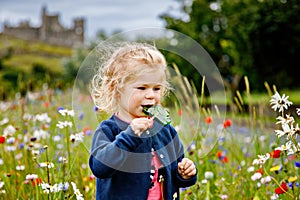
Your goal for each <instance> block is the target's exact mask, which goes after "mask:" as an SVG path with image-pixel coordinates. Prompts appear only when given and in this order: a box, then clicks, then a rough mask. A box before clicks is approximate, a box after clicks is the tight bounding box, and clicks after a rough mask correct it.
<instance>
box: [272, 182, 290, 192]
mask: <svg viewBox="0 0 300 200" xmlns="http://www.w3.org/2000/svg"><path fill="white" fill-rule="evenodd" d="M287 191H288V186H287V185H286V183H285V182H283V183H281V185H280V187H278V188H276V189H275V193H276V194H283V193H286V192H287Z"/></svg>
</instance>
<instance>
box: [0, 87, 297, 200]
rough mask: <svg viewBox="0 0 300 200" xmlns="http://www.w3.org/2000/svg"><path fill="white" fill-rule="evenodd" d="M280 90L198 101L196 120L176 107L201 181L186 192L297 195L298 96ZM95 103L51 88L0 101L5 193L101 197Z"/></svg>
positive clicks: (0, 194)
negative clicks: (94, 159) (93, 148)
mask: <svg viewBox="0 0 300 200" xmlns="http://www.w3.org/2000/svg"><path fill="white" fill-rule="evenodd" d="M271 95H274V94H273V93H272V94H271ZM278 95H279V94H278ZM278 95H277V96H275V95H274V96H270V95H269V94H268V93H267V92H266V94H263V95H262V96H263V101H261V102H260V104H253V105H250V106H251V108H252V109H250V111H249V112H238V110H239V109H232V110H233V111H232V112H227V113H224V112H222V111H220V110H218V108H217V106H214V107H213V108H215V110H213V109H210V108H204V107H201V105H200V110H201V112H200V113H199V122H198V123H197V122H196V123H197V124H194V125H192V124H191V122H193V123H195V122H194V121H193V120H194V119H193V118H192V116H193V115H192V114H190V113H186V112H189V111H186V110H180V108H176V109H175V108H173V109H170V115H171V119H172V124H173V125H174V127H175V128H176V129H177V130H178V133H179V135H180V137H182V138H185V134H186V133H188V132H194V133H193V134H192V136H190V137H188V138H185V140H184V142H185V143H184V144H185V147H186V152H185V154H186V156H187V157H189V158H191V159H192V160H193V161H194V162H195V163H196V165H197V168H198V182H197V183H196V184H195V185H194V186H192V187H189V188H183V189H182V190H181V199H249V200H250V199H255V200H259V199H298V198H299V195H300V191H299V171H298V170H299V167H300V162H299V159H298V157H297V154H298V152H299V150H300V148H298V143H297V134H299V130H300V129H299V127H298V124H297V121H298V115H297V113H298V114H299V111H298V110H296V109H295V110H290V109H289V110H288V111H287V108H290V106H291V103H290V100H291V99H292V98H290V99H289V98H287V97H285V96H280V95H279V97H278ZM287 95H288V94H287ZM248 97H250V96H249V95H248ZM72 98H73V99H72ZM265 98H266V99H265ZM251 99H252V101H253V102H254V101H255V100H254V99H255V95H254V96H253V97H251ZM271 99H273V101H271V102H270V100H271ZM72 101H73V102H77V104H76V106H75V107H74V108H75V109H72V104H71V102H72ZM272 102H273V103H272ZM270 103H271V105H270ZM91 105H92V102H91V99H90V98H89V97H88V96H84V95H77V96H75V97H74V96H73V97H72V90H66V91H60V90H55V89H51V88H47V87H44V90H41V91H38V92H34V93H27V95H26V97H25V98H22V97H21V96H20V95H18V94H17V95H16V96H15V98H14V99H12V100H9V101H5V102H4V101H3V102H0V110H1V112H0V130H1V133H0V148H1V151H0V199H47V200H48V199H89V200H90V199H95V177H94V176H93V175H92V173H91V171H90V169H89V167H88V157H89V148H90V144H91V139H92V135H93V131H94V130H95V128H96V126H97V123H98V121H101V119H103V118H105V117H107V116H106V115H105V114H102V113H99V112H96V111H95V110H94V108H93V106H91ZM73 106H74V105H73ZM232 106H233V105H232ZM274 106H275V107H274ZM271 107H273V109H272V108H271ZM275 108H276V111H275ZM234 110H236V111H237V112H235V111H234ZM279 110H280V112H278V111H279ZM289 113H290V114H291V115H286V114H289ZM183 116H190V118H189V117H183ZM278 116H279V118H277V117H278ZM293 116H294V117H295V118H293ZM276 118H277V119H276ZM95 119H96V120H95ZM181 119H182V121H181ZM93 120H94V121H93ZM279 136H280V137H279ZM176 195H177V194H174V197H175V196H176Z"/></svg>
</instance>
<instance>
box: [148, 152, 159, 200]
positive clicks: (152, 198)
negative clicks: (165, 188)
mask: <svg viewBox="0 0 300 200" xmlns="http://www.w3.org/2000/svg"><path fill="white" fill-rule="evenodd" d="M151 165H152V166H154V175H153V179H152V187H151V188H150V189H149V193H148V199H147V200H162V187H161V186H162V183H161V182H159V177H158V168H159V167H160V166H161V163H160V160H159V158H158V157H157V155H156V153H155V152H154V151H152V161H151Z"/></svg>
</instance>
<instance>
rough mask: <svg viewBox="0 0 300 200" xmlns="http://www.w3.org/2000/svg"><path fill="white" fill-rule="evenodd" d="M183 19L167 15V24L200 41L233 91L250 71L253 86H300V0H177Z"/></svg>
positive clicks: (249, 75)
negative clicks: (298, 68) (299, 62)
mask: <svg viewBox="0 0 300 200" xmlns="http://www.w3.org/2000/svg"><path fill="white" fill-rule="evenodd" d="M178 2H179V3H180V5H181V8H180V11H181V13H182V15H183V16H184V17H182V18H178V17H174V16H172V15H170V14H168V13H165V14H162V15H161V19H163V20H164V21H165V23H166V28H168V29H173V30H176V31H179V32H181V33H184V34H186V35H189V36H190V37H192V38H193V39H195V40H196V41H198V42H199V43H200V44H201V45H202V46H203V47H204V48H205V49H206V50H207V51H208V53H209V54H210V55H211V57H212V59H213V60H214V61H215V63H216V64H217V66H218V67H219V70H220V72H221V74H222V75H223V77H224V82H225V84H226V86H227V88H229V89H230V90H231V91H233V92H234V91H235V90H236V89H238V87H239V86H240V84H239V82H240V79H241V77H242V76H245V75H247V76H248V77H249V80H250V85H251V87H252V88H254V89H257V90H262V89H263V87H264V86H263V82H264V81H268V82H270V83H272V84H277V85H280V87H290V86H300V84H299V81H298V78H297V73H293V72H295V69H296V62H295V61H296V55H299V53H300V50H299V47H300V40H299V34H300V28H299V26H300V23H299V20H298V18H297V15H298V13H300V5H299V2H298V1H297V0H289V1H285V0H260V1H251V0H235V1H232V0H217V1H211V0H194V1H192V3H190V1H186V0H185V1H184V0H178Z"/></svg>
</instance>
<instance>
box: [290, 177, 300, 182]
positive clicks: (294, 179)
mask: <svg viewBox="0 0 300 200" xmlns="http://www.w3.org/2000/svg"><path fill="white" fill-rule="evenodd" d="M297 179H298V177H297V176H294V177H290V178H289V179H288V182H290V183H293V182H295V181H296V180H297Z"/></svg>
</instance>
